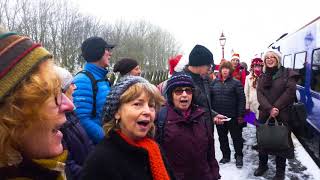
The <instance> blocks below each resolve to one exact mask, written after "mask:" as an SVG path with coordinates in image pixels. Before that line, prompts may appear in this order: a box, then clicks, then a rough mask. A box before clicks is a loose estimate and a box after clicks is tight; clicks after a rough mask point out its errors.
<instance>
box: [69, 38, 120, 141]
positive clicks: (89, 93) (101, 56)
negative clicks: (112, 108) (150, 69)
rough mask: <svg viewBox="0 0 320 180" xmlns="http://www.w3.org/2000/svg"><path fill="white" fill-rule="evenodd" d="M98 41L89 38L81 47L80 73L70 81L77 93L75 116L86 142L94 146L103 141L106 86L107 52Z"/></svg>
mask: <svg viewBox="0 0 320 180" xmlns="http://www.w3.org/2000/svg"><path fill="white" fill-rule="evenodd" d="M113 48H114V45H111V44H108V43H107V42H106V41H105V40H104V39H102V38H101V37H90V38H88V39H86V40H85V41H84V42H83V43H82V45H81V51H82V56H83V58H84V59H85V60H86V62H87V63H86V64H85V66H84V70H82V71H80V72H79V73H78V74H77V75H76V76H75V78H74V81H73V82H74V84H75V85H76V87H77V89H76V90H75V91H74V93H73V101H74V105H75V107H76V109H75V113H76V115H77V117H78V118H79V119H80V123H81V125H82V126H83V127H84V129H85V130H86V132H87V134H88V135H89V137H90V139H91V140H92V141H93V142H94V143H95V144H97V143H98V142H99V141H100V140H102V139H103V137H104V131H103V128H102V121H101V114H102V108H103V105H104V103H105V100H106V97H107V95H108V93H109V91H110V83H109V81H108V80H107V79H106V75H107V73H108V70H107V69H106V67H108V66H109V59H110V57H111V55H112V52H111V50H112V49H113Z"/></svg>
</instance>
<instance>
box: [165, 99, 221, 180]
mask: <svg viewBox="0 0 320 180" xmlns="http://www.w3.org/2000/svg"><path fill="white" fill-rule="evenodd" d="M167 108H168V114H167V119H166V123H165V129H164V139H163V144H162V148H163V150H164V152H165V155H166V157H167V159H168V161H169V164H170V166H171V167H172V169H173V172H174V174H175V176H176V178H177V179H184V180H194V179H201V180H216V179H219V178H220V175H219V165H218V163H217V160H216V159H215V150H214V139H213V131H212V126H211V125H207V124H206V122H207V121H206V119H205V117H207V116H205V112H204V110H203V109H202V108H200V106H196V105H193V107H192V111H191V114H190V116H189V117H188V118H187V119H185V118H184V117H183V115H182V114H181V112H179V110H177V109H174V108H173V107H171V106H170V105H167Z"/></svg>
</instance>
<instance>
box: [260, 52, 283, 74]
mask: <svg viewBox="0 0 320 180" xmlns="http://www.w3.org/2000/svg"><path fill="white" fill-rule="evenodd" d="M267 54H272V55H274V57H275V58H276V60H277V62H278V69H279V68H280V67H281V60H282V55H281V53H280V52H279V51H277V50H274V49H269V50H267V51H266V52H265V53H264V54H263V68H262V71H263V72H264V73H265V72H266V68H267V65H266V58H267Z"/></svg>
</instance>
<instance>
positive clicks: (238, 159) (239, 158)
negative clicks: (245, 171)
mask: <svg viewBox="0 0 320 180" xmlns="http://www.w3.org/2000/svg"><path fill="white" fill-rule="evenodd" d="M236 166H237V168H242V166H243V157H242V156H237V157H236Z"/></svg>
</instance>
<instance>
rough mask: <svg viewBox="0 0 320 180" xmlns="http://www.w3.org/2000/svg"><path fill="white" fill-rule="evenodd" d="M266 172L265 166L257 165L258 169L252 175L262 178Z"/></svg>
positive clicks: (266, 167)
mask: <svg viewBox="0 0 320 180" xmlns="http://www.w3.org/2000/svg"><path fill="white" fill-rule="evenodd" d="M267 170H268V166H267V165H259V167H258V168H257V169H256V170H255V171H254V173H253V175H255V176H262V175H263V174H264V173H265V172H266V171H267Z"/></svg>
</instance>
